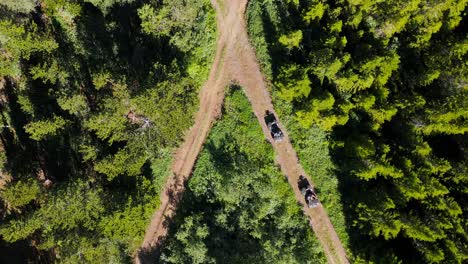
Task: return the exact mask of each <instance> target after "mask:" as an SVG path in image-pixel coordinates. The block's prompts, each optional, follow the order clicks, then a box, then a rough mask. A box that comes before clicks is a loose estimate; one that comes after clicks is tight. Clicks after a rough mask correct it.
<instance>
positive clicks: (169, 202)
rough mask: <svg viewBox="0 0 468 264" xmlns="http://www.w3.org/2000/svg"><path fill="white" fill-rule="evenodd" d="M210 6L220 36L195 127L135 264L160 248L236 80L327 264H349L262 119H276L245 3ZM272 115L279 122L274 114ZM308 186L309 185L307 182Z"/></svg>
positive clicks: (287, 147)
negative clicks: (307, 201) (267, 116)
mask: <svg viewBox="0 0 468 264" xmlns="http://www.w3.org/2000/svg"><path fill="white" fill-rule="evenodd" d="M211 2H212V5H213V7H214V8H215V9H216V14H217V26H218V32H219V33H218V34H219V35H218V43H217V52H216V56H215V60H214V63H213V65H212V68H211V71H210V75H209V78H208V81H207V82H206V83H205V84H204V86H203V88H202V90H201V92H200V109H199V110H198V113H197V115H196V118H195V124H194V125H193V127H192V128H191V129H190V131H189V132H188V134H187V135H186V137H185V141H184V143H183V145H182V146H181V147H180V148H179V150H178V151H177V153H176V155H175V158H174V164H173V166H172V172H173V176H172V177H170V179H168V181H167V183H166V186H165V189H164V190H165V191H164V192H163V193H162V194H161V206H160V207H159V209H158V210H157V211H156V212H155V214H154V215H153V218H152V221H151V224H150V226H149V227H148V229H147V232H146V235H145V238H144V241H143V245H142V247H141V249H140V250H139V252H138V254H137V256H136V258H135V262H136V263H146V262H151V260H153V261H154V259H151V257H152V256H151V254H150V252H151V251H154V248H157V247H158V246H159V244H158V243H161V240H162V239H161V238H163V237H164V236H165V235H166V234H167V231H168V230H167V228H168V224H167V222H168V221H169V220H170V219H171V218H172V216H173V215H174V212H175V209H176V207H177V205H178V203H179V201H180V198H181V195H182V193H183V191H184V185H183V183H184V182H185V181H186V180H188V178H189V176H190V174H191V172H192V169H193V166H194V164H195V161H196V158H197V156H198V154H199V152H200V151H201V149H202V146H203V143H204V141H205V139H206V137H207V135H208V132H209V130H210V128H211V127H212V125H213V122H214V120H215V119H216V118H217V117H218V116H219V114H220V110H221V105H222V102H223V99H224V92H225V88H226V87H227V85H228V84H229V83H230V82H231V81H235V82H238V83H239V84H240V86H241V87H243V88H244V90H245V93H246V95H247V97H248V98H249V101H250V103H251V104H252V108H253V111H254V113H255V115H256V116H257V119H258V121H259V122H260V124H261V126H262V130H263V133H264V134H265V137H266V138H267V139H268V140H270V141H271V142H272V145H273V148H274V150H275V153H276V160H277V162H278V164H279V165H280V167H281V170H282V172H283V173H284V174H285V175H286V176H287V178H288V181H289V183H290V185H291V187H292V188H293V190H294V193H295V196H296V200H297V201H298V202H299V203H300V204H302V205H303V211H304V214H305V215H307V217H308V219H309V222H310V225H311V227H312V228H313V230H314V232H315V234H316V236H317V238H318V239H319V241H320V243H321V245H322V247H323V249H324V252H325V255H326V257H327V260H328V262H329V263H333V264H335V263H336V264H338V263H349V261H348V260H347V258H346V252H345V250H344V248H343V246H342V244H341V242H340V240H339V238H338V235H337V234H336V232H335V230H334V228H333V225H332V224H331V222H330V219H329V218H328V216H327V214H326V212H325V210H324V208H323V207H322V206H319V207H317V208H313V209H309V208H308V207H307V206H306V205H305V203H304V197H303V196H302V194H301V192H300V190H299V189H298V186H297V182H298V179H299V176H300V175H304V176H306V177H307V178H309V177H308V176H307V175H306V174H305V172H304V170H303V169H302V167H301V165H300V164H299V161H298V158H297V155H296V152H295V151H294V149H293V147H292V145H291V143H290V140H289V137H288V134H287V132H286V130H285V129H284V127H283V126H282V125H281V124H279V126H280V127H281V129H282V130H283V132H284V134H285V138H284V140H283V141H282V142H273V141H272V139H271V136H270V133H269V131H268V127H267V126H266V124H265V122H264V120H263V116H264V114H265V111H266V110H269V111H270V112H273V113H275V115H276V112H275V111H274V109H273V105H272V103H271V98H270V94H269V92H268V89H267V85H266V82H265V80H264V78H263V75H262V73H261V71H260V67H259V64H258V62H257V60H256V55H255V52H254V50H253V48H252V46H251V45H250V42H249V38H248V35H247V31H246V24H245V8H246V6H247V0H224V1H222V0H212V1H211ZM276 116H277V117H278V115H276ZM278 119H279V118H278ZM278 121H279V120H278ZM309 181H310V178H309ZM310 182H311V183H312V181H310ZM154 254H155V253H154V252H153V255H154ZM156 254H157V253H156Z"/></svg>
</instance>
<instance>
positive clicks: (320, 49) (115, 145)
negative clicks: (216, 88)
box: [0, 0, 468, 264]
mask: <svg viewBox="0 0 468 264" xmlns="http://www.w3.org/2000/svg"><path fill="white" fill-rule="evenodd" d="M214 1H218V3H222V2H223V1H222V0H214ZM467 7H468V0H387V1H385V0H250V1H248V5H247V9H246V12H245V16H246V21H247V29H248V33H249V37H250V40H251V44H252V45H253V47H254V48H255V51H256V55H257V59H258V61H259V63H260V66H261V69H262V72H263V74H264V75H265V78H266V80H267V81H268V83H269V90H270V93H271V96H272V99H273V104H274V107H275V110H276V112H277V113H278V117H279V118H280V119H281V121H282V124H283V125H284V127H285V128H286V129H287V131H288V133H289V137H290V139H291V141H292V143H293V146H294V148H295V150H296V152H297V154H298V158H299V160H300V162H301V164H302V166H303V167H304V169H305V170H306V172H307V173H308V175H310V177H311V178H312V179H313V182H314V184H316V191H317V194H318V196H319V198H320V201H321V203H322V204H323V207H324V208H325V210H326V211H327V213H328V215H329V217H330V219H331V221H332V224H333V226H334V228H335V230H336V231H337V233H338V235H339V238H340V240H341V242H342V243H343V245H344V247H345V249H346V253H347V256H348V258H349V261H350V262H351V263H375V264H378V263H466V262H467V261H468V211H467V210H468V200H467V198H468V25H467V23H468V17H467V12H468V8H467ZM216 25H217V23H216V13H215V10H214V9H213V7H212V3H211V1H210V0H191V1H187V0H0V114H1V116H0V117H1V120H2V124H0V139H1V140H0V263H132V258H133V257H134V254H135V251H136V250H137V249H138V248H139V247H140V245H141V243H142V241H143V237H144V235H145V231H146V229H147V226H148V224H149V223H150V220H151V216H152V215H153V213H154V211H155V210H156V209H157V208H158V207H159V204H160V199H159V195H160V193H161V191H162V189H163V187H164V184H165V182H166V179H167V178H168V177H169V176H170V174H171V171H170V170H171V164H172V161H173V155H174V152H175V150H176V149H177V147H178V146H180V145H181V143H182V140H183V137H184V134H185V132H186V131H187V130H188V129H189V128H190V127H191V126H192V124H193V121H194V115H195V113H196V111H197V109H198V107H199V105H198V104H199V100H198V99H199V98H198V93H199V91H200V89H201V87H202V86H203V83H204V82H205V81H206V80H207V78H208V75H209V71H210V67H211V64H212V62H213V58H214V56H215V52H216V38H217V28H216ZM226 91H227V94H226V98H225V101H224V104H223V107H222V113H221V117H220V118H219V120H217V121H216V122H215V124H214V126H213V128H212V129H211V131H210V133H209V136H208V139H207V140H206V142H205V143H204V146H203V149H202V151H201V153H200V155H199V156H198V159H197V162H196V164H195V167H194V170H193V172H192V177H191V179H190V180H189V181H188V182H187V183H186V191H185V193H184V196H183V199H182V201H181V203H180V205H179V208H178V209H177V213H176V216H175V218H174V221H173V222H172V223H171V226H170V229H169V234H168V236H167V238H166V239H165V241H164V244H163V246H162V248H160V249H159V250H160V252H159V255H158V258H157V259H154V263H285V264H289V263H326V262H327V259H326V257H325V255H324V252H323V249H322V247H321V245H320V243H319V241H318V240H317V238H316V237H315V235H314V232H313V230H312V229H311V228H310V227H309V225H308V222H307V219H306V217H305V216H304V215H303V214H302V211H301V207H300V206H299V205H298V204H297V202H296V200H295V197H294V193H293V190H292V188H291V186H290V185H289V184H288V182H287V180H286V177H285V175H283V174H282V173H281V170H280V168H279V167H278V165H277V164H276V162H275V154H274V151H273V148H272V146H271V145H270V144H268V142H267V141H266V140H265V136H264V135H263V133H262V129H261V127H260V124H259V123H258V120H257V119H256V117H255V115H254V114H253V112H252V107H251V105H250V103H249V101H248V100H247V98H246V96H245V95H244V93H243V91H242V87H238V86H236V85H232V86H231V87H226Z"/></svg>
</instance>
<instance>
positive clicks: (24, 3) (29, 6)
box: [0, 0, 36, 13]
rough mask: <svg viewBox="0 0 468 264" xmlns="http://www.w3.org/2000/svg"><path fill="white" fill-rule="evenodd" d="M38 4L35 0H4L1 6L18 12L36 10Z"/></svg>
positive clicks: (0, 3)
mask: <svg viewBox="0 0 468 264" xmlns="http://www.w3.org/2000/svg"><path fill="white" fill-rule="evenodd" d="M35 5H36V3H35V1H34V0H3V1H2V2H0V6H4V7H6V8H8V9H9V10H11V11H13V12H17V13H29V12H31V11H33V10H34V6H35Z"/></svg>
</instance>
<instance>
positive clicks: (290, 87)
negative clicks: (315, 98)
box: [276, 65, 312, 102]
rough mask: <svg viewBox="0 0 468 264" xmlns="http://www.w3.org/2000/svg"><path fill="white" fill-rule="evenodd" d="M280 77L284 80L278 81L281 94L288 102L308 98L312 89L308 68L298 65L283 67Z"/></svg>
mask: <svg viewBox="0 0 468 264" xmlns="http://www.w3.org/2000/svg"><path fill="white" fill-rule="evenodd" d="M278 79H279V80H282V81H281V82H277V83H276V85H277V86H278V88H279V89H280V96H281V98H282V99H284V100H286V101H288V102H292V101H294V100H300V99H302V98H307V97H308V96H309V94H310V91H311V90H312V89H311V81H310V80H309V78H308V76H307V70H306V69H303V68H301V67H300V66H298V65H291V66H290V67H288V68H282V69H281V70H280V74H279V76H278ZM286 80H287V81H286Z"/></svg>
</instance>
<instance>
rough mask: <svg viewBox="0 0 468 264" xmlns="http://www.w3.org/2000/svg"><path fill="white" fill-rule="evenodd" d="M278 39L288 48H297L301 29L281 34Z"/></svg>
mask: <svg viewBox="0 0 468 264" xmlns="http://www.w3.org/2000/svg"><path fill="white" fill-rule="evenodd" d="M278 41H279V42H280V43H281V44H283V45H284V46H286V48H288V49H292V48H299V44H300V43H301V41H302V31H300V30H298V31H294V32H291V33H290V34H288V35H282V36H281V37H280V38H279V40H278Z"/></svg>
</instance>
